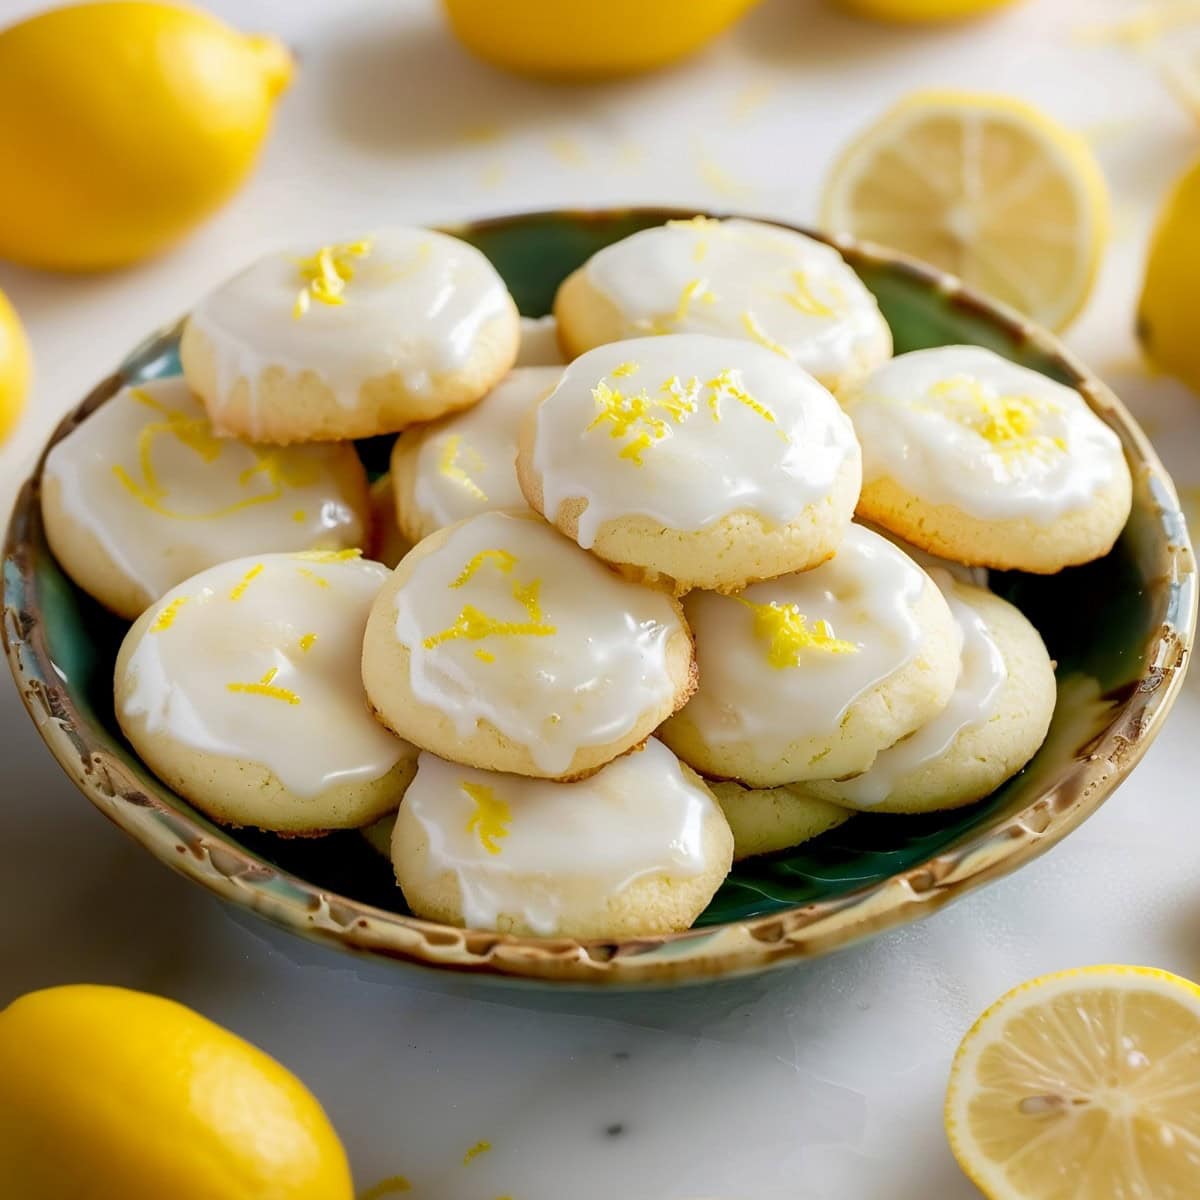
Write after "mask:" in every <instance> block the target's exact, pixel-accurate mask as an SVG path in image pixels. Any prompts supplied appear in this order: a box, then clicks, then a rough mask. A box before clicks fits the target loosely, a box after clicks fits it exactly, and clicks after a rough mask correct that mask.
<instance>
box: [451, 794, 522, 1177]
mask: <svg viewBox="0 0 1200 1200" xmlns="http://www.w3.org/2000/svg"><path fill="white" fill-rule="evenodd" d="M464 786H466V785H465V784H464ZM504 811H505V812H506V813H507V812H508V806H507V805H504ZM505 819H506V820H511V818H509V817H506V818H505ZM506 833H507V831H506ZM492 853H493V854H495V853H496V851H495V850H493V851H492ZM491 1148H492V1143H491V1142H476V1143H475V1145H473V1146H472V1147H471V1148H470V1150H468V1151H467V1152H466V1154H464V1155H463V1166H464V1167H465V1166H466V1165H467V1163H469V1162H470V1161H471V1159H473V1158H478V1157H479V1155H481V1154H486V1153H487V1151H489V1150H490V1149H491Z"/></svg>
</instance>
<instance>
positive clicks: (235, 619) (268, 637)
mask: <svg viewBox="0 0 1200 1200" xmlns="http://www.w3.org/2000/svg"><path fill="white" fill-rule="evenodd" d="M386 578H387V570H386V569H385V568H384V567H382V566H380V564H379V563H373V562H365V561H363V560H362V559H360V558H359V557H358V551H356V550H355V551H351V550H346V551H341V552H334V551H329V552H320V551H313V552H308V553H301V554H268V555H263V556H262V557H250V558H240V559H235V560H234V561H232V562H227V563H221V564H220V565H219V566H215V567H210V568H209V569H208V570H207V571H202V572H201V573H200V574H199V575H196V576H194V577H193V578H191V579H188V580H187V581H185V582H184V583H182V584H180V585H179V586H178V587H175V588H172V589H171V590H170V591H169V592H167V594H166V595H165V596H164V597H163V598H162V599H161V600H160V601H158V602H157V603H156V604H154V605H152V606H151V607H150V608H149V609H147V610H146V612H144V613H143V614H142V616H141V617H140V618H139V619H138V620H137V621H136V622H135V623H134V625H133V627H132V628H131V629H130V630H129V632H128V634H126V636H125V640H124V642H123V643H122V644H121V650H120V653H119V654H118V656H117V666H116V678H115V689H114V690H115V698H116V714H117V719H118V721H120V723H121V728H122V729H123V730H124V732H125V736H126V737H127V738H128V739H129V741H130V742H131V743H132V745H133V748H134V749H135V750H136V751H137V753H138V755H139V756H140V757H141V759H142V760H143V761H144V762H145V763H146V765H147V766H148V767H149V768H150V769H151V770H152V771H153V772H154V773H155V774H156V775H157V776H158V777H159V778H160V779H162V780H163V782H165V783H167V784H168V785H169V786H171V787H172V788H174V789H175V791H177V792H178V793H179V794H180V795H181V796H183V797H184V798H185V799H187V800H189V801H190V802H191V803H192V804H194V805H195V806H196V807H197V808H198V809H200V810H201V811H203V812H205V813H207V814H208V815H209V816H210V817H212V818H213V819H214V820H216V821H221V822H223V823H225V824H229V825H254V826H258V827H259V828H261V829H270V830H275V831H277V832H281V833H291V834H314V833H321V832H324V831H325V830H329V829H344V828H353V827H356V826H360V825H366V824H367V823H368V822H371V821H374V820H375V819H376V818H378V817H379V816H381V815H382V814H383V813H385V812H387V811H388V810H389V809H393V808H395V807H396V805H397V804H399V802H400V798H401V796H403V794H404V789H405V787H406V786H407V784H408V782H409V780H410V779H411V778H412V774H413V771H414V769H415V761H416V749H415V748H414V747H413V746H410V745H409V744H408V743H407V742H403V741H401V740H400V739H398V738H396V737H394V736H393V735H392V734H390V733H388V732H387V730H385V729H383V728H382V727H381V726H380V725H379V724H378V722H376V721H374V720H372V719H371V714H370V712H369V710H368V708H367V703H366V697H365V696H364V695H363V690H362V680H361V678H360V676H359V672H358V655H359V651H360V647H361V644H362V634H363V628H364V626H365V625H366V621H367V613H368V611H369V610H370V607H371V602H372V601H373V600H374V598H375V595H376V593H377V592H378V591H379V588H380V586H381V585H382V583H383V581H384V580H385V579H386Z"/></svg>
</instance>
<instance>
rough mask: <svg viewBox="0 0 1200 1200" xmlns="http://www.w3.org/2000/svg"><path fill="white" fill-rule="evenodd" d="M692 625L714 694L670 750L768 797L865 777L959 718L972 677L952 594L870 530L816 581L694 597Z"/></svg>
mask: <svg viewBox="0 0 1200 1200" xmlns="http://www.w3.org/2000/svg"><path fill="white" fill-rule="evenodd" d="M684 612H685V614H686V616H687V619H688V623H689V624H690V625H691V628H692V632H693V634H694V636H695V639H696V659H697V664H698V666H699V669H700V686H699V687H698V688H697V689H696V693H695V695H694V696H693V697H692V699H691V700H690V701H689V702H688V704H687V706H686V707H685V708H684V709H683V711H682V712H680V713H678V714H676V716H674V717H672V718H671V720H670V721H668V722H667V723H666V724H665V725H664V726H663V727H662V729H661V730H659V737H661V738H662V740H663V741H664V742H666V743H667V745H668V746H670V747H671V749H672V750H674V751H675V753H676V754H678V755H679V757H680V758H682V759H683V760H684V762H686V763H689V764H690V765H691V766H693V767H695V768H696V770H698V771H701V772H702V773H703V774H705V775H709V776H713V777H715V778H728V779H737V780H740V781H741V782H742V783H747V784H750V785H751V786H753V787H757V788H762V787H773V786H775V785H776V784H783V783H795V782H797V781H800V780H805V779H827V778H841V777H842V776H844V775H851V774H855V773H857V772H859V771H865V770H866V769H867V768H868V767H869V766H870V765H871V763H872V762H873V761H874V759H875V756H876V755H877V754H878V753H879V752H880V751H881V750H883V749H884V748H885V747H887V746H890V745H892V744H893V743H894V742H897V741H899V740H900V738H902V737H905V736H906V735H908V734H910V733H912V732H913V730H915V729H919V728H920V727H921V726H922V725H924V724H925V723H926V722H927V721H929V720H930V719H932V718H933V717H934V716H935V715H936V714H937V713H939V712H940V711H941V710H942V709H943V708H945V706H946V704H947V703H948V702H949V700H950V697H951V694H952V693H953V691H954V683H955V680H956V679H957V677H958V670H959V662H960V652H961V649H962V635H961V633H960V632H959V629H958V626H957V624H956V623H955V621H954V618H953V616H951V613H950V609H949V608H948V607H947V605H946V601H945V599H944V598H943V596H942V594H941V592H940V591H938V589H937V586H936V585H935V584H934V582H933V581H932V580H931V579H930V578H929V576H928V575H926V574H925V572H924V571H922V570H921V569H920V567H918V566H917V565H916V564H915V563H914V562H913V561H912V559H910V558H909V557H908V556H907V555H906V554H904V553H903V552H902V551H900V550H898V549H897V548H896V547H895V546H893V545H892V544H891V543H890V542H889V541H887V540H886V539H884V538H882V537H880V536H879V535H878V534H876V533H871V532H870V531H869V530H867V529H863V528H862V527H861V526H858V525H852V526H851V527H850V529H849V530H848V531H847V534H846V538H845V540H844V541H843V542H842V544H841V546H840V547H839V549H838V552H837V555H836V556H835V557H834V558H833V559H831V560H830V561H829V562H827V563H824V564H822V565H821V566H819V567H817V568H816V569H815V570H812V571H805V572H803V573H801V574H794V575H785V576H783V577H781V578H779V579H772V580H768V581H767V582H765V583H757V584H755V585H754V586H753V587H749V588H747V589H746V590H745V591H744V592H742V593H741V594H740V595H736V596H721V595H718V594H717V593H715V592H693V593H692V594H691V595H689V596H688V597H687V598H686V600H685V601H684Z"/></svg>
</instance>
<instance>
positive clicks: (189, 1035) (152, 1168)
mask: <svg viewBox="0 0 1200 1200" xmlns="http://www.w3.org/2000/svg"><path fill="white" fill-rule="evenodd" d="M0 1163H2V1164H3V1181H4V1182H3V1191H4V1195H5V1196H11V1197H12V1198H13V1200H17V1198H18V1197H20V1200H67V1198H68V1197H73V1196H77V1197H84V1196H86V1197H87V1198H88V1200H167V1198H168V1197H169V1198H170V1200H351V1198H352V1194H353V1193H352V1184H351V1180H350V1168H349V1166H348V1165H347V1162H346V1155H345V1152H344V1151H343V1149H342V1146H341V1143H340V1142H339V1141H338V1138H337V1134H336V1133H334V1131H333V1128H332V1126H331V1125H330V1124H329V1121H328V1119H327V1118H326V1116H325V1114H324V1112H322V1111H321V1108H320V1106H319V1105H318V1103H317V1101H316V1100H315V1099H314V1098H313V1096H312V1095H311V1093H309V1092H308V1091H307V1090H306V1089H305V1087H304V1085H303V1084H301V1083H300V1081H299V1080H298V1079H296V1078H295V1076H293V1075H291V1074H289V1073H288V1072H287V1071H285V1070H284V1068H283V1067H281V1066H280V1065H279V1064H278V1063H277V1062H275V1061H274V1059H271V1058H268V1057H267V1055H265V1054H263V1053H262V1051H260V1050H257V1049H255V1048H254V1047H253V1046H251V1045H250V1044H249V1043H247V1042H244V1041H242V1040H241V1038H238V1037H235V1036H234V1035H233V1034H232V1033H229V1032H228V1031H227V1030H225V1029H222V1028H221V1027H220V1026H219V1025H214V1024H213V1023H212V1022H211V1021H208V1020H205V1019H204V1018H203V1017H201V1016H199V1015H198V1014H197V1013H194V1012H192V1011H191V1010H190V1009H187V1008H184V1007H183V1006H182V1005H180V1004H175V1003H174V1002H172V1001H170V1000H163V999H161V998H159V997H157V996H148V995H145V994H143V993H141V992H131V991H126V990H125V989H123V988H112V987H92V986H86V985H80V986H72V987H57V988H50V989H48V990H46V991H41V992H32V993H30V994H29V995H27V996H22V997H21V998H20V999H18V1000H15V1001H13V1003H12V1004H10V1005H9V1007H8V1008H6V1009H5V1010H4V1011H3V1012H0Z"/></svg>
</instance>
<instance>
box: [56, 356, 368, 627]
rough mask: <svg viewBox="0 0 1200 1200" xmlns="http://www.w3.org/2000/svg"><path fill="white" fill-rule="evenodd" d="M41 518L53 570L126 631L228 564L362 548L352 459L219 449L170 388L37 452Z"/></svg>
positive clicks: (164, 383)
mask: <svg viewBox="0 0 1200 1200" xmlns="http://www.w3.org/2000/svg"><path fill="white" fill-rule="evenodd" d="M42 519H43V521H44V522H45V525H46V538H47V540H48V541H49V543H50V548H51V549H52V550H53V551H54V556H55V557H56V558H57V559H58V561H59V564H60V565H61V566H62V568H63V570H64V571H66V573H67V574H68V575H70V576H71V578H72V579H73V580H74V581H75V582H76V583H77V584H78V585H79V586H80V587H81V588H83V590H84V591H85V592H88V593H89V594H90V595H92V596H94V597H95V598H96V599H97V600H99V601H100V603H101V604H103V605H104V606H105V607H106V608H109V609H111V610H112V611H113V612H115V613H117V614H118V615H119V616H122V617H125V618H126V619H128V620H133V619H134V617H136V616H138V614H139V613H141V612H143V611H144V610H145V609H146V607H147V605H149V604H151V603H152V602H153V601H155V600H157V599H158V597H159V596H161V595H162V594H163V593H164V592H165V591H167V589H168V588H171V587H174V585H175V584H177V583H179V582H181V581H182V580H184V579H187V578H188V577H189V576H191V575H194V574H196V572H197V571H202V570H204V568H205V567H211V566H212V565H214V564H215V563H219V562H224V561H225V560H226V559H229V558H236V557H238V556H239V555H242V554H253V553H260V554H261V553H265V552H269V551H278V550H315V549H330V550H335V549H343V548H347V547H351V546H361V545H363V544H364V541H365V538H366V530H367V526H368V502H367V477H366V475H365V473H364V472H363V467H362V463H361V462H359V459H358V455H356V454H355V453H354V448H353V447H352V446H332V445H325V446H295V447H290V448H287V449H281V448H280V447H278V446H252V445H248V444H246V443H244V442H238V441H234V440H232V439H229V438H218V437H216V436H214V434H213V431H212V427H211V426H210V425H209V423H208V420H207V418H206V417H205V415H204V409H203V408H202V407H201V406H200V404H199V402H198V401H197V400H196V399H195V398H194V397H193V396H192V394H191V392H189V391H188V388H187V385H186V384H185V383H184V382H183V380H182V379H159V380H155V381H153V382H151V383H145V384H142V385H140V386H138V387H126V388H122V389H121V390H120V391H119V392H118V393H117V394H116V395H115V396H113V397H112V399H111V400H108V401H107V402H106V403H104V404H102V405H101V406H100V407H99V408H98V409H96V411H95V412H94V413H92V414H91V416H89V417H88V418H87V419H86V420H85V421H84V422H83V423H82V424H80V425H78V426H76V428H75V429H73V430H72V431H71V432H70V433H69V434H68V435H67V436H66V437H65V438H63V440H62V441H61V442H59V443H58V444H57V445H56V446H55V447H54V448H53V449H52V450H51V451H50V453H49V455H48V456H47V458H46V469H45V473H44V475H43V481H42Z"/></svg>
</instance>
